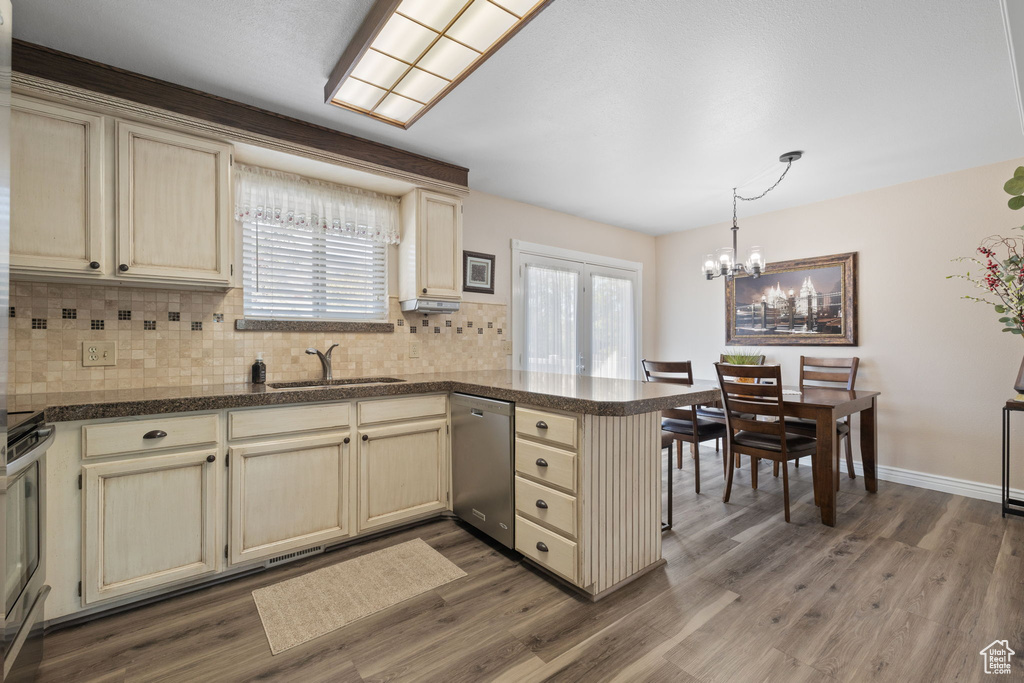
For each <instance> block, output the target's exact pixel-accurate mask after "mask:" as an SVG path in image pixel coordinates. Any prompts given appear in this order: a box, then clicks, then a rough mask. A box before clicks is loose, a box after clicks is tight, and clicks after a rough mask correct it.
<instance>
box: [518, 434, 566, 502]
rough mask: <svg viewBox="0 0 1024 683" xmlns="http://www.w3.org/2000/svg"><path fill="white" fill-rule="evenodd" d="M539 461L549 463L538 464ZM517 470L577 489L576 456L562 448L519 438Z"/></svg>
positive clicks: (546, 481)
mask: <svg viewBox="0 0 1024 683" xmlns="http://www.w3.org/2000/svg"><path fill="white" fill-rule="evenodd" d="M538 461H540V462H544V463H547V465H546V466H545V465H538V464H537V462H538ZM516 471H517V472H521V473H523V474H527V475H529V476H531V477H534V478H536V479H540V480H541V481H543V482H545V483H548V484H551V485H552V486H558V487H560V488H563V489H566V490H569V491H575V490H576V456H575V455H573V454H572V453H569V452H568V451H563V450H562V449H560V448H552V447H551V446H545V445H544V444H541V443H537V442H536V441H527V440H526V439H518V438H517V439H516Z"/></svg>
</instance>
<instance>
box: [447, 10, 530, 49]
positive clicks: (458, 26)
mask: <svg viewBox="0 0 1024 683" xmlns="http://www.w3.org/2000/svg"><path fill="white" fill-rule="evenodd" d="M516 21H517V19H516V17H515V16H514V15H513V14H512V13H510V12H509V11H508V10H505V9H502V8H501V7H498V6H497V5H495V4H494V3H493V2H490V0H473V4H472V5H470V6H469V7H467V8H466V11H465V12H463V13H462V16H460V17H459V18H458V19H456V20H455V23H454V24H452V27H451V28H450V29H448V30H447V31H446V32H445V35H447V36H450V37H451V38H452V39H454V40H457V41H459V42H460V43H462V44H463V45H467V46H469V47H471V48H473V49H474V50H478V51H480V52H484V51H485V50H487V49H488V48H489V47H490V46H491V45H494V43H495V41H497V40H498V38H501V36H502V35H504V33H505V31H507V30H509V29H510V28H512V25H513V24H515V23H516Z"/></svg>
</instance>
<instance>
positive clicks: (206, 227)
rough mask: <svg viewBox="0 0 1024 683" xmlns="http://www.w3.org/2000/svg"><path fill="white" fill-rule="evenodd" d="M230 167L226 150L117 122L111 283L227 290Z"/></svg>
mask: <svg viewBox="0 0 1024 683" xmlns="http://www.w3.org/2000/svg"><path fill="white" fill-rule="evenodd" d="M230 166H231V146H230V145H227V144H223V143H220V142H215V141H212V140H205V139H202V138H196V137H192V136H189V135H182V134H180V133H172V132H169V131H165V130H160V129H157V128H150V127H148V126H143V125H139V124H135V123H128V122H125V121H118V122H117V193H118V201H117V260H118V267H117V270H116V274H117V275H118V277H121V278H125V279H133V278H135V279H144V280H149V281H157V282H168V283H174V282H178V283H185V284H221V285H224V286H227V285H229V284H230V282H231V273H230V260H231V253H230V235H231V226H232V217H231V193H230V185H231V174H230Z"/></svg>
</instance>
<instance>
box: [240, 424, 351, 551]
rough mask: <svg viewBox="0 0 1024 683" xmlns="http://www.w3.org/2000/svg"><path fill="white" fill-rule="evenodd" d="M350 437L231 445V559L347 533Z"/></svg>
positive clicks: (321, 541) (341, 434) (323, 435)
mask: <svg viewBox="0 0 1024 683" xmlns="http://www.w3.org/2000/svg"><path fill="white" fill-rule="evenodd" d="M348 441H349V437H348V434H347V433H332V434H321V435H317V436H306V437H301V438H295V439H276V440H273V441H266V442H263V443H257V444H250V445H245V446H234V447H232V448H230V449H229V453H230V460H229V465H230V466H229V469H230V471H231V503H230V505H229V513H228V516H229V526H230V529H231V540H230V542H229V546H230V548H231V553H230V555H231V558H230V559H231V563H232V564H235V563H238V562H245V561H248V560H255V559H260V558H265V557H270V556H274V555H280V554H282V553H285V552H288V551H291V550H295V549H297V548H301V547H306V546H312V545H317V544H319V543H323V542H326V541H331V540H335V539H338V538H342V537H344V536H348V535H349V532H350V529H349V519H351V516H350V512H351V511H350V507H352V503H353V500H352V493H351V492H350V482H352V473H351V471H350V466H351V465H350V459H349V452H350V446H349V443H348Z"/></svg>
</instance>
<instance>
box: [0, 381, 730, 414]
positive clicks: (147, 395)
mask: <svg viewBox="0 0 1024 683" xmlns="http://www.w3.org/2000/svg"><path fill="white" fill-rule="evenodd" d="M393 377H396V378H398V379H401V380H403V381H401V382H390V383H378V384H349V385H338V386H331V387H326V388H288V389H276V390H275V389H270V388H268V387H267V386H266V385H252V384H221V385H207V386H195V387H161V388H151V389H123V390H120V389H115V390H109V391H82V392H68V393H56V394H22V395H12V396H9V397H8V410H10V411H12V412H13V411H24V410H45V411H46V419H47V421H49V422H67V421H70V420H94V419H104V418H115V417H129V416H134V415H155V414H159V413H184V412H192V411H197V410H219V409H222V408H242V407H249V406H270V405H284V404H289V403H308V402H313V401H337V400H346V399H354V398H367V397H373V396H400V395H403V394H424V393H429V392H434V391H445V392H447V391H458V392H463V393H467V394H474V395H476V396H483V397H486V398H494V399H498V400H504V401H514V402H516V403H522V404H524V405H531V406H537V407H540V408H553V409H556V410H565V411H569V412H578V413H587V414H591V415H606V416H621V415H636V414H638V413H647V412H651V411H655V410H662V409H664V408H672V407H676V406H684V405H692V404H695V403H707V402H710V401H714V400H716V399H717V398H718V395H719V394H718V389H717V387H714V386H708V385H703V386H701V385H698V386H693V387H687V386H683V385H678V384H652V383H647V382H634V381H629V380H615V379H602V378H597V377H574V376H571V375H555V374H548V373H539V372H515V371H511V370H494V371H483V372H479V371H477V372H470V371H467V372H445V373H436V374H419V375H393Z"/></svg>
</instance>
